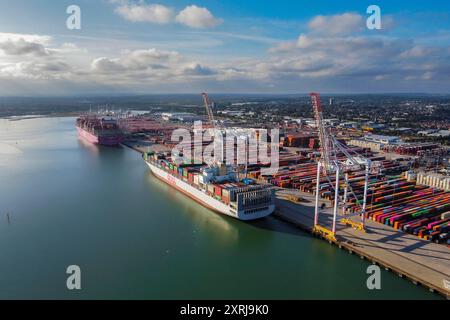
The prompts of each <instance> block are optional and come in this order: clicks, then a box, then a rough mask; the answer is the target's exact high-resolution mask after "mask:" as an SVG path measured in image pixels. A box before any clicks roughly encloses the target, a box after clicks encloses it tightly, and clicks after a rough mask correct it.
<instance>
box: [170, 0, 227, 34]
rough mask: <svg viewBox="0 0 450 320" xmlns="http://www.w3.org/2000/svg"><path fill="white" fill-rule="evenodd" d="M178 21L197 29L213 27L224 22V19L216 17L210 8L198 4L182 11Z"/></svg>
mask: <svg viewBox="0 0 450 320" xmlns="http://www.w3.org/2000/svg"><path fill="white" fill-rule="evenodd" d="M176 21H177V22H178V23H181V24H184V25H186V26H188V27H191V28H197V29H202V28H213V27H216V26H218V25H219V24H221V23H223V20H222V19H218V18H215V17H214V16H213V15H212V13H211V12H210V11H209V10H208V9H206V8H202V7H197V6H196V5H191V6H187V7H186V8H184V9H183V10H182V11H180V13H178V15H177V17H176Z"/></svg>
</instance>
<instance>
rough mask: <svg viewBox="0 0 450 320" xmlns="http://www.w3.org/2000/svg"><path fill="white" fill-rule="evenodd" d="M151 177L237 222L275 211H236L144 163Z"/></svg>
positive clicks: (273, 207)
mask: <svg viewBox="0 0 450 320" xmlns="http://www.w3.org/2000/svg"><path fill="white" fill-rule="evenodd" d="M146 163H147V165H148V166H149V168H150V170H151V172H152V173H153V175H155V176H156V177H157V178H158V179H160V180H161V181H163V182H165V183H167V184H168V185H170V186H171V187H173V188H175V189H177V190H178V191H180V192H182V193H184V194H185V195H187V196H188V197H190V198H191V199H193V200H195V201H196V202H198V203H200V204H201V205H203V206H204V207H207V208H209V209H211V210H213V211H215V212H218V213H221V214H224V215H227V216H230V217H233V218H236V219H239V220H255V219H260V218H263V217H266V216H268V215H270V214H272V212H273V211H274V210H275V206H274V205H270V206H268V208H267V209H266V210H261V211H258V212H256V213H252V214H246V213H244V212H242V211H236V210H234V209H233V208H232V207H231V206H229V205H227V204H225V203H223V202H221V201H219V200H217V199H215V198H213V197H211V196H209V195H208V194H206V193H205V192H203V191H201V190H199V189H197V188H195V187H193V186H191V185H190V184H189V183H187V182H185V181H183V180H181V179H180V178H178V177H176V176H174V175H172V174H170V173H169V172H166V171H164V170H162V169H160V168H158V167H157V166H155V165H153V164H152V163H150V162H148V161H146Z"/></svg>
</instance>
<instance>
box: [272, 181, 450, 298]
mask: <svg viewBox="0 0 450 320" xmlns="http://www.w3.org/2000/svg"><path fill="white" fill-rule="evenodd" d="M291 195H294V196H296V197H299V198H301V199H302V200H303V201H301V203H294V202H292V201H290V200H289V197H290V196H291ZM323 202H324V203H325V204H326V206H327V208H326V209H324V210H322V211H321V213H320V216H319V224H321V225H323V226H327V227H329V226H330V225H331V221H332V209H331V208H330V203H327V202H326V201H323ZM274 216H275V217H277V218H278V219H280V220H283V221H285V222H288V223H291V224H293V225H295V226H297V227H298V228H301V229H302V230H304V231H306V232H310V233H312V230H313V226H314V197H313V196H312V195H311V194H308V193H303V192H300V191H298V190H286V189H279V190H278V191H277V193H276V210H275V213H274ZM336 233H337V235H336V241H329V240H327V241H329V242H330V243H331V244H334V245H336V246H337V247H339V248H341V249H344V250H347V251H348V252H349V253H351V254H356V255H358V256H360V257H361V258H362V259H367V260H368V261H370V262H372V263H374V264H377V265H379V266H380V267H383V268H385V269H386V270H390V271H392V272H394V273H396V274H397V275H398V276H400V277H403V278H406V279H408V280H410V281H411V282H413V283H414V284H416V285H421V286H423V287H425V288H427V289H428V290H430V291H431V292H435V293H438V294H440V295H442V296H443V297H445V298H446V299H450V249H449V248H448V247H447V246H444V245H439V244H436V243H433V242H430V241H427V240H423V239H420V238H418V237H416V236H414V235H410V234H407V233H404V232H401V231H399V230H395V229H393V228H391V227H389V226H386V225H383V224H380V223H376V222H373V221H371V220H366V232H363V231H358V230H355V229H353V228H352V227H349V226H346V225H344V224H341V223H339V224H338V225H337V232H336Z"/></svg>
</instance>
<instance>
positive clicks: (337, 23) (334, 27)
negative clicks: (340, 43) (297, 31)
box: [308, 13, 365, 35]
mask: <svg viewBox="0 0 450 320" xmlns="http://www.w3.org/2000/svg"><path fill="white" fill-rule="evenodd" d="M308 26H309V28H310V29H311V30H312V31H314V32H317V33H321V34H328V35H345V34H352V33H357V32H360V31H361V30H363V29H364V27H365V24H364V19H363V17H362V16H361V15H359V14H355V13H343V14H338V15H334V16H322V15H319V16H316V17H314V18H313V19H312V20H311V21H310V22H309V24H308Z"/></svg>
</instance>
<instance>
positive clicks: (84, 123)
mask: <svg viewBox="0 0 450 320" xmlns="http://www.w3.org/2000/svg"><path fill="white" fill-rule="evenodd" d="M76 127H77V131H78V135H79V136H80V137H81V138H83V139H85V140H87V141H89V142H90V143H93V144H98V145H103V146H117V145H119V144H121V143H122V142H123V137H124V136H123V133H122V130H121V129H120V127H119V124H118V122H117V119H116V118H114V117H113V116H111V115H101V114H93V113H89V114H86V115H82V116H80V117H79V118H78V119H77V120H76Z"/></svg>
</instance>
